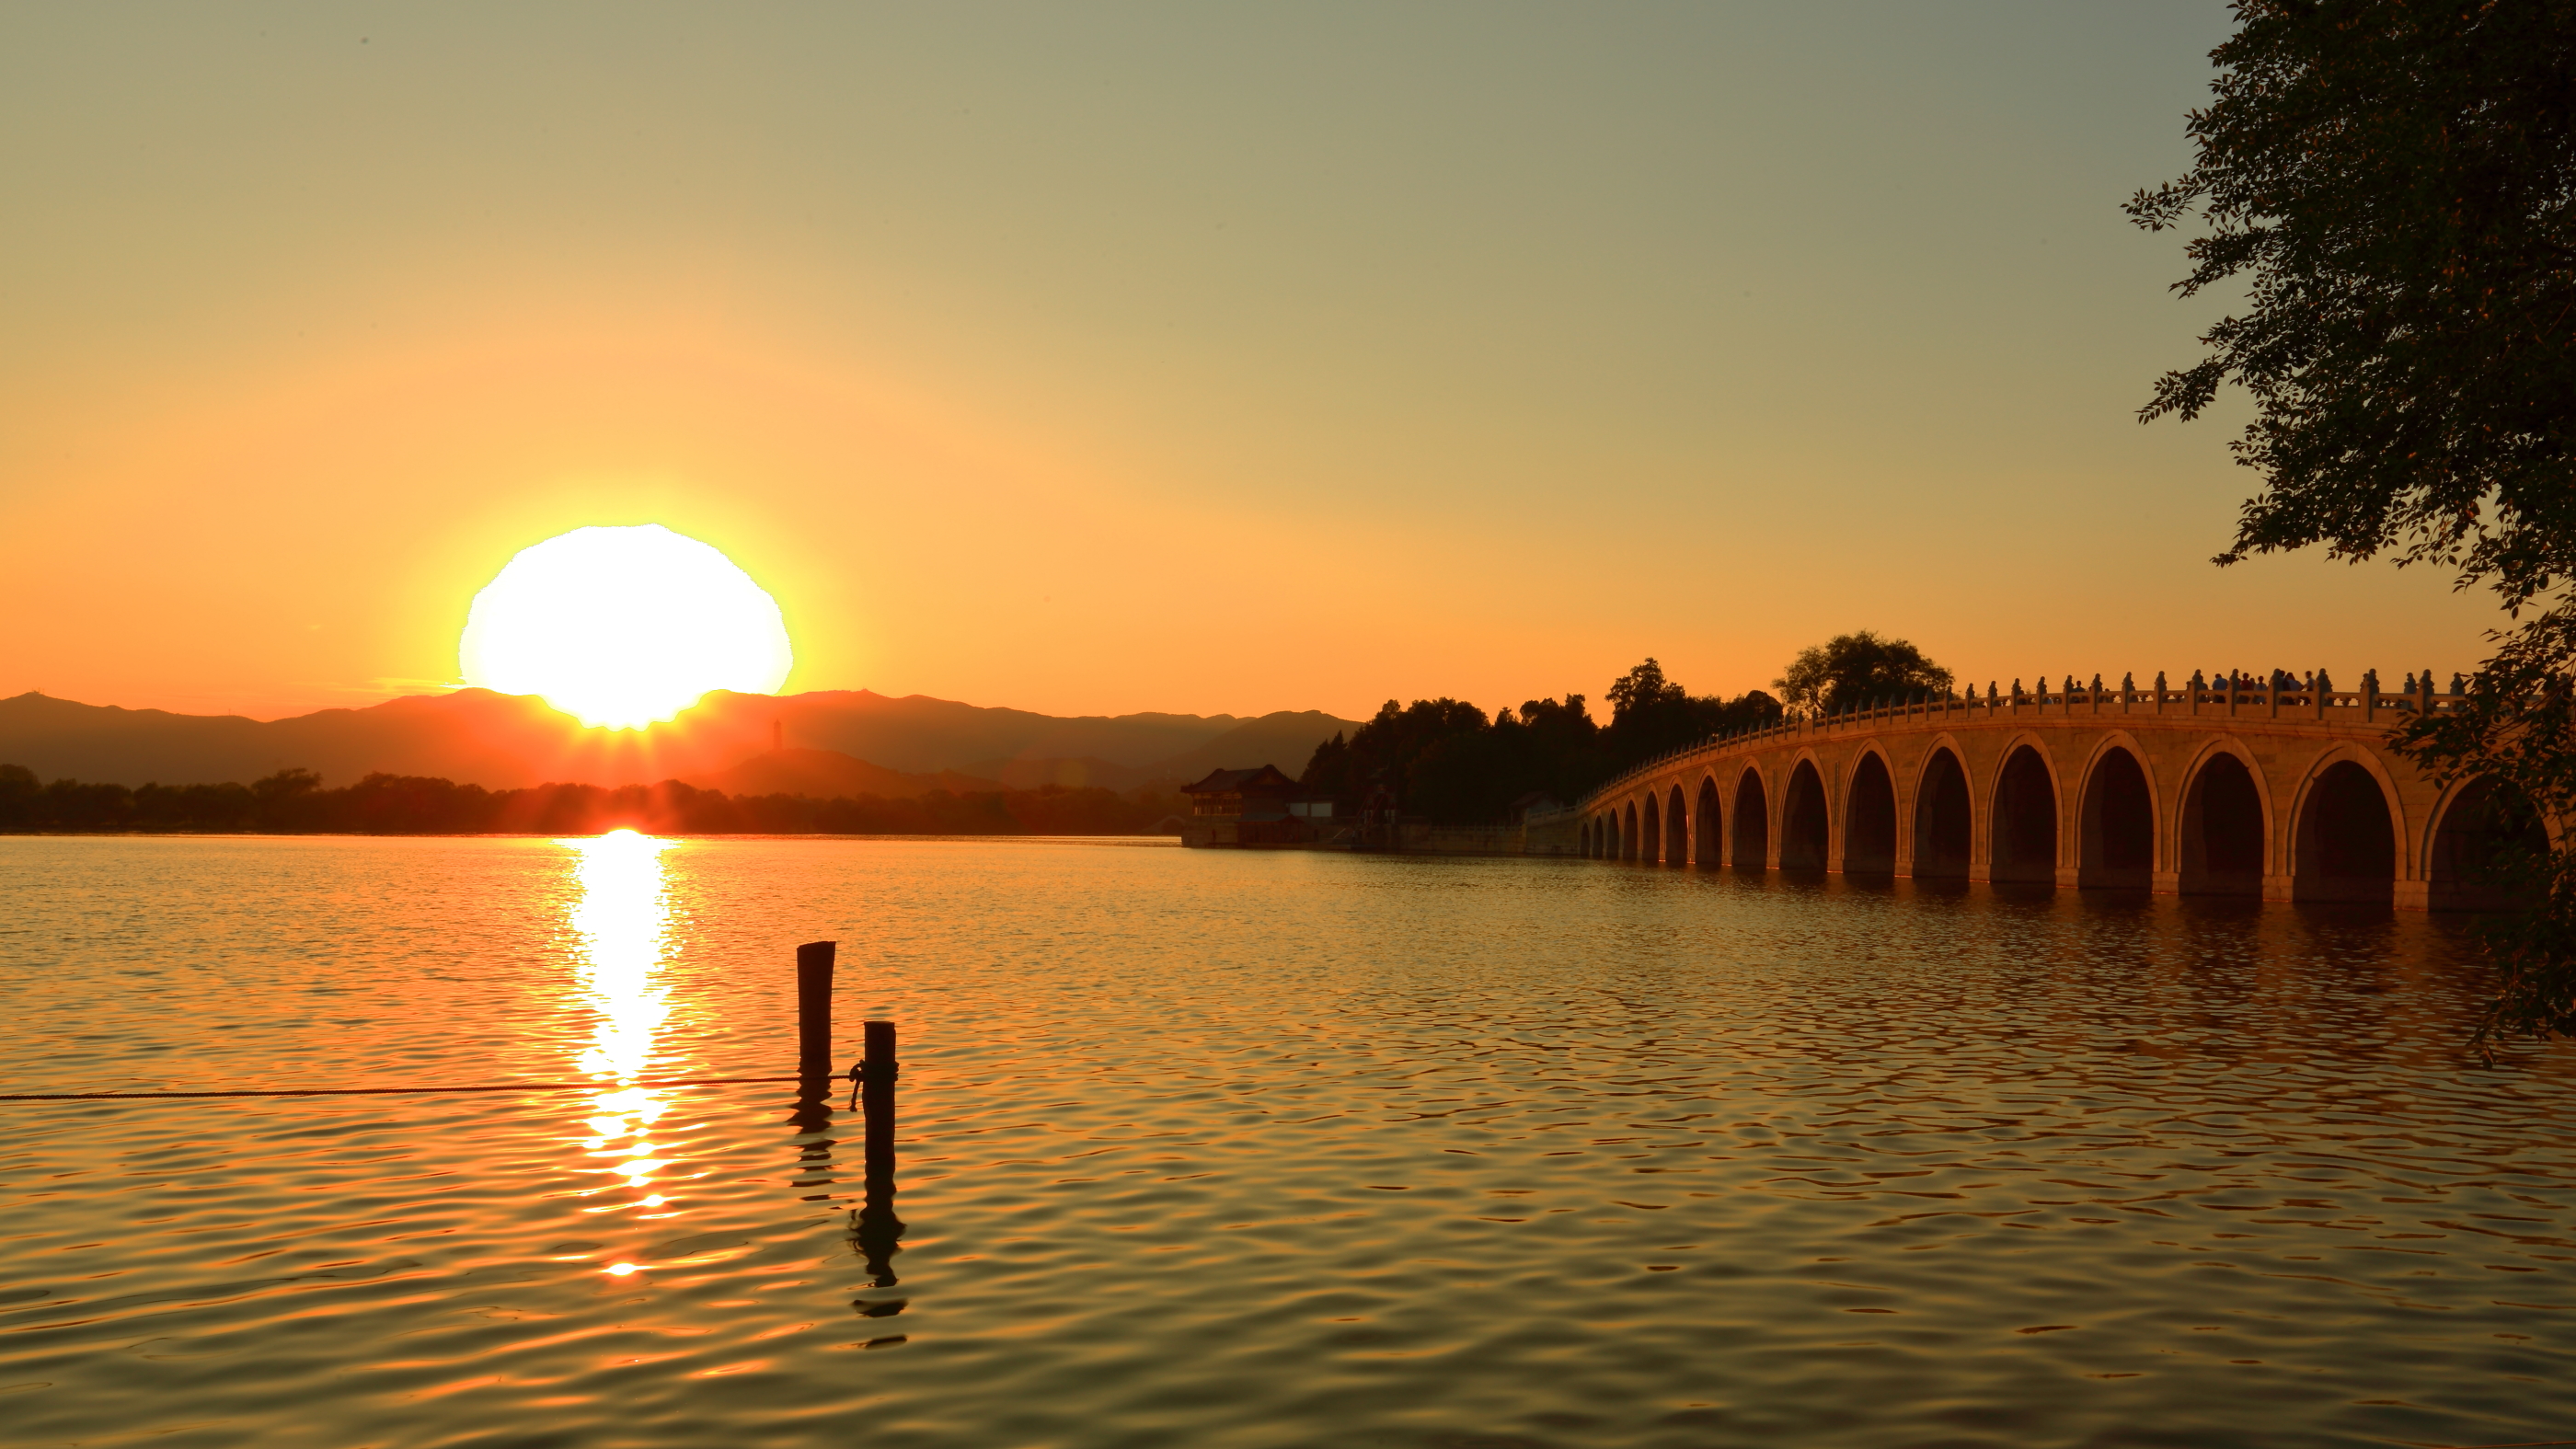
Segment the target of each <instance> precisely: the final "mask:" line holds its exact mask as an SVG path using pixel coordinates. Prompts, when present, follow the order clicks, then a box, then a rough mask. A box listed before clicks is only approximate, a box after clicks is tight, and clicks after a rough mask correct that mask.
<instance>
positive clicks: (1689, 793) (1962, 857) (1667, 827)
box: [1574, 672, 2495, 910]
mask: <svg viewBox="0 0 2576 1449" xmlns="http://www.w3.org/2000/svg"><path fill="white" fill-rule="evenodd" d="M2410 682H2412V681H2410ZM2070 684H2071V681H2070ZM2363 684H2364V687H2363V688H2362V689H2360V690H2358V691H2336V690H2316V689H2308V688H2302V687H2299V686H2298V685H2297V684H2296V683H2295V681H2286V680H2282V679H2281V678H2280V677H2278V676H2276V683H2275V685H2274V686H2272V687H2265V686H2262V685H2259V684H2255V685H2245V686H2241V687H2233V688H2231V687H2229V685H2228V683H2227V682H2225V681H2221V682H2219V683H2218V684H2216V685H2215V686H2214V687H2204V686H2202V685H2201V684H2200V683H2199V681H2198V680H2197V679H2195V680H2194V682H2193V684H2192V685H2191V686H2190V687H2186V688H2183V689H2173V690H2168V689H2166V688H2164V687H2162V686H2163V681H2162V680H2161V678H2160V679H2159V680H2158V687H2157V688H2155V689H2151V690H2143V689H2136V688H2133V687H2126V686H2124V687H2122V688H2118V689H2104V688H2102V687H2101V686H2100V685H2099V683H2098V682H2097V683H2096V685H2095V686H2094V687H2093V688H2091V689H2085V688H2081V687H2070V688H2068V689H2065V690H2063V691H2059V692H2054V693H2051V692H2048V691H2047V690H2046V689H2045V688H2043V689H2042V690H2041V691H2040V692H2039V693H2036V694H2024V693H2022V692H2021V690H2020V688H2019V686H2018V685H2016V686H2015V689H2014V692H2013V693H2012V694H2011V695H2009V696H2004V695H1998V694H1995V693H1993V692H1990V693H1989V695H1988V697H1986V698H1984V699H1982V700H1981V699H1978V698H1977V697H1976V695H1975V691H1974V690H1971V691H1970V692H1969V696H1968V697H1967V698H1966V699H1960V698H1956V697H1952V698H1942V699H1927V700H1923V701H1917V702H1914V703H1910V704H1903V705H1895V706H1891V707H1887V708H1880V709H1868V710H1857V711H1853V712H1850V713H1845V714H1838V715H1830V716H1825V717H1820V718H1810V719H1802V720H1798V721H1794V722H1791V723H1787V724H1783V725H1780V726H1777V727H1775V728H1771V729H1767V730H1761V731H1755V732H1751V733H1747V734H1740V735H1735V736H1729V737H1721V738H1717V739H1712V740H1708V741H1704V742H1702V743H1701V744H1698V745H1696V746H1692V747H1690V748H1687V749H1683V750H1679V751H1676V752H1674V753H1672V754H1669V755H1666V756H1664V757H1663V758H1661V759H1656V760H1651V761H1648V762H1647V763H1645V764H1643V765H1640V766H1638V767H1636V768H1634V769H1632V770H1630V771H1628V772H1627V773H1626V774H1624V775H1621V776H1620V777H1619V778H1617V779H1614V780H1612V781H1610V782H1609V783H1607V784H1605V785H1603V786H1601V787H1600V788H1599V789H1596V790H1594V791H1592V792H1591V793H1590V794H1588V795H1586V796H1585V797H1584V798H1583V799H1582V800H1581V801H1579V802H1577V805H1576V807H1575V810H1574V814H1575V815H1576V816H1577V817H1578V822H1577V834H1576V842H1575V849H1576V852H1577V853H1578V854H1582V855H1587V856H1593V857H1597V858H1605V859H1615V860H1630V861H1642V862H1648V863H1663V864H1670V865H1684V864H1697V865H1702V866H1736V867H1742V868H1752V869H1775V870H1798V869H1807V870H1822V871H1839V872H1843V873H1846V874H1853V875H1883V876H1911V877H1917V878H1940V877H1949V878H1953V879H1959V880H1969V881H2027V882H2032V883H2036V884H2046V885H2056V886H2062V887H2082V888H2094V887H2106V888H2124V889H2131V890H2152V891H2160V892H2166V893H2180V894H2187V895H2188V894H2207V895H2240V896H2252V897H2260V898H2261V899H2264V900H2272V901H2309V900H2335V901H2383V902H2388V903H2391V904H2394V905H2396V906H2400V907H2411V908H2414V909H2419V910H2423V909H2433V910H2441V909H2470V908H2477V907H2481V906H2487V905H2492V904H2495V902H2494V901H2493V900H2492V899H2491V898H2490V894H2491V893H2489V892H2487V891H2484V890H2482V889H2481V888H2480V887H2479V886H2478V884H2477V882H2476V880H2475V878H2474V874H2475V873H2474V866H2475V864H2476V862H2477V861H2479V860H2480V859H2482V858H2483V857H2484V853H2485V852H2486V851H2487V850H2489V849H2491V848H2492V845H2493V841H2492V840H2491V839H2489V838H2488V833H2487V830H2486V827H2485V825H2484V816H2485V812H2484V811H2483V810H2481V809H2479V808H2478V806H2479V805H2480V803H2481V801H2482V800H2483V797H2484V792H2485V789H2486V787H2485V785H2484V783H2483V782H2477V781H2472V782H2469V783H2468V784H2466V785H2463V786H2454V787H2451V788H2449V789H2442V788H2437V787H2436V786H2435V785H2434V784H2433V782H2432V781H2430V780H2429V779H2427V778H2425V777H2424V776H2423V775H2421V774H2419V773H2418V772H2417V771H2416V770H2415V769H2414V768H2413V767H2412V766H2410V765H2409V764H2408V763H2407V762H2406V761H2405V760H2404V759H2402V758H2400V757H2399V756H2398V755H2397V753H2396V752H2395V751H2394V750H2393V749H2391V748H2390V747H2389V744H2388V734H2389V732H2390V730H2391V729H2393V728H2395V727H2396V726H2398V725H2400V724H2402V723H2404V722H2405V721H2406V720H2409V719H2412V718H2416V717H2418V716H2420V715H2422V714H2424V713H2426V712H2429V711H2435V710H2444V709H2449V708H2453V707H2456V705H2457V703H2458V699H2457V696H2455V695H2438V694H2435V693H2434V692H2433V689H2432V677H2431V675H2430V673H2429V672H2428V673H2427V674H2426V675H2425V676H2424V678H2423V680H2422V681H2421V683H2420V684H2418V685H2417V687H2416V688H2414V689H2413V690H2412V691H2411V692H2407V693H2399V694H2383V693H2381V692H2380V691H2379V689H2378V688H2377V682H2376V680H2375V679H2373V678H2365V679H2364V681H2363ZM2454 687H2455V688H2456V683H2455V685H2454Z"/></svg>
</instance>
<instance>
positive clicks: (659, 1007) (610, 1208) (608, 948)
mask: <svg viewBox="0 0 2576 1449" xmlns="http://www.w3.org/2000/svg"><path fill="white" fill-rule="evenodd" d="M557 843H558V844H560V845H563V846H565V847H567V848H569V849H570V850H572V851H573V853H574V859H573V879H574V881H575V883H576V884H578V885H579V886H580V887H581V894H580V896H579V898H578V899H576V900H575V901H574V902H573V904H572V908H571V912H570V921H569V924H570V925H571V927H572V930H573V935H574V937H575V941H576V949H577V951H578V953H579V963H578V966H577V969H576V978H577V980H578V981H579V983H580V986H581V989H582V992H583V995H584V997H585V1001H584V1003H583V1004H584V1005H586V1006H587V1007H589V1008H590V1009H591V1010H592V1011H593V1012H594V1013H596V1015H597V1018H598V1021H597V1025H595V1026H594V1027H593V1028H592V1031H591V1040H590V1044H589V1045H588V1046H587V1047H585V1048H584V1049H583V1051H582V1053H581V1056H580V1059H579V1060H580V1067H581V1070H583V1071H584V1072H587V1073H589V1074H591V1075H592V1076H595V1077H600V1078H604V1079H606V1080H605V1081H604V1082H603V1084H602V1089H601V1091H600V1093H599V1095H598V1096H597V1097H595V1098H594V1099H592V1101H591V1104H590V1117H589V1119H588V1121H587V1123H586V1124H585V1125H587V1126H588V1128H589V1129H590V1135H589V1137H588V1138H587V1139H586V1140H585V1141H584V1142H583V1143H582V1150H583V1151H584V1152H585V1153H586V1154H587V1155H589V1156H590V1157H592V1158H594V1159H598V1160H600V1161H602V1162H603V1163H604V1164H606V1165H604V1166H603V1167H601V1168H599V1169H597V1170H598V1171H600V1172H602V1173H604V1174H606V1175H608V1176H610V1177H612V1178H613V1179H615V1180H614V1181H612V1182H607V1183H602V1184H600V1185H599V1186H597V1187H594V1188H591V1189H589V1190H588V1191H587V1192H585V1194H584V1195H585V1196H597V1195H598V1194H601V1193H607V1192H612V1191H617V1190H618V1189H620V1188H622V1189H623V1191H617V1197H616V1199H615V1200H613V1201H609V1202H603V1203H599V1204H596V1205H594V1206H593V1207H592V1208H591V1209H590V1210H591V1211H593V1212H616V1211H622V1210H627V1209H641V1210H643V1211H644V1213H645V1214H646V1215H648V1216H654V1217H664V1216H669V1213H668V1212H665V1211H660V1210H661V1209H664V1208H666V1207H667V1206H668V1204H669V1201H670V1199H669V1197H668V1195H667V1194H666V1193H665V1192H663V1191H661V1190H660V1188H661V1186H662V1185H663V1182H664V1180H665V1179H667V1177H668V1176H669V1174H668V1169H669V1168H671V1167H672V1166H673V1165H674V1164H673V1163H672V1162H671V1160H670V1159H668V1158H667V1157H664V1156H663V1155H662V1152H663V1149H662V1148H661V1147H660V1146H658V1145H657V1144H656V1143H655V1142H654V1141H653V1124H654V1123H655V1122H656V1121H658V1120H660V1118H661V1116H662V1114H663V1113H664V1112H665V1111H666V1110H668V1108H669V1105H670V1104H669V1103H668V1102H667V1101H666V1100H665V1099H664V1096H663V1094H662V1093H660V1092H657V1091H654V1090H652V1089H649V1088H646V1087H641V1086H638V1085H636V1079H637V1078H638V1077H641V1076H643V1075H645V1073H646V1071H647V1069H648V1068H649V1067H650V1065H651V1063H652V1060H653V1052H654V1038H655V1035H656V1033H658V1032H659V1031H660V1029H661V1027H662V1025H663V1023H664V1022H665V1021H667V1020H669V1018H670V1015H671V997H670V989H669V987H668V986H667V985H665V984H664V983H663V981H662V980H661V968H662V963H663V961H664V960H665V959H666V958H667V957H668V956H669V955H670V949H671V900H670V889H669V881H668V878H667V872H666V871H665V869H664V867H663V863H662V856H663V853H664V852H666V851H668V850H670V849H671V848H672V847H673V846H674V845H676V844H677V843H678V842H676V841H670V840H662V839H659V838H656V837H654V836H650V835H639V834H637V833H636V832H634V831H632V830H612V831H610V832H609V833H608V834H606V835H601V836H596V837H591V838H586V839H573V840H563V841H559V842H557ZM621 1269H622V1270H624V1271H625V1272H632V1271H634V1269H633V1268H632V1267H631V1266H629V1265H626V1264H619V1265H617V1267H615V1268H611V1269H610V1270H609V1271H610V1272H618V1271H620V1270H621Z"/></svg>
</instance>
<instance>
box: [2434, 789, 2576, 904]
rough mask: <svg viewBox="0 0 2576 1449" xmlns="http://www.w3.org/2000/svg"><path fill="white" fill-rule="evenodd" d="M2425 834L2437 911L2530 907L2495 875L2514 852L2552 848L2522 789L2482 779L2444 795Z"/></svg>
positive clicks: (2525, 895)
mask: <svg viewBox="0 0 2576 1449" xmlns="http://www.w3.org/2000/svg"><path fill="white" fill-rule="evenodd" d="M2433 820H2434V822H2435V824H2434V826H2433V828H2432V829H2431V830H2428V831H2426V832H2424V840H2425V845H2424V860H2423V864H2422V869H2421V872H2420V873H2421V875H2422V876H2423V878H2424V884H2425V899H2424V903H2425V905H2426V906H2427V907H2428V908H2429V909H2432V910H2437V911H2499V910H2511V909H2513V908H2515V907H2518V906H2524V905H2528V904H2530V903H2531V902H2530V900H2529V896H2528V892H2517V891H2516V890H2514V889H2513V888H2512V887H2511V886H2510V885H2509V884H2508V883H2506V882H2504V881H2501V880H2497V879H2494V878H2493V877H2492V876H2491V875H2490V874H2489V872H2490V871H2491V869H2492V868H2493V867H2494V866H2495V865H2496V863H2497V861H2498V857H2499V856H2500V855H2501V854H2502V853H2503V852H2504V851H2506V850H2507V849H2508V848H2513V849H2520V850H2524V851H2531V852H2534V853H2537V852H2542V851H2546V850H2548V849H2549V848H2550V844H2551V841H2550V832H2549V829H2548V827H2547V825H2546V824H2545V823H2544V822H2543V821H2542V820H2541V818H2540V813H2539V812H2538V811H2537V810H2534V809H2533V808H2532V806H2531V801H2530V799H2529V798H2528V797H2527V796H2525V795H2524V794H2523V793H2522V791H2521V790H2519V789H2517V788H2515V787H2514V786H2513V785H2511V784H2508V783H2506V782H2505V781H2502V780H2495V779H2490V778H2487V777H2484V776H2481V777H2479V778H2477V779H2474V780H2468V781H2464V782H2462V783H2460V784H2457V785H2454V786H2452V787H2451V788H2450V789H2448V790H2446V791H2444V792H2443V796H2442V799H2441V801H2440V802H2439V803H2438V804H2437V805H2436V806H2435V807H2434V814H2433Z"/></svg>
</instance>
